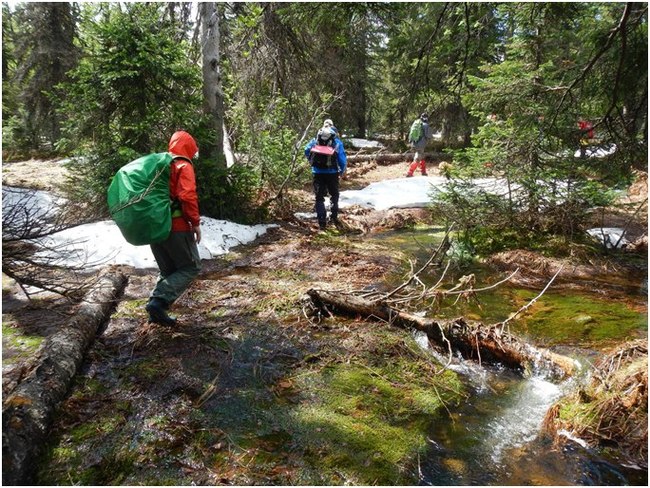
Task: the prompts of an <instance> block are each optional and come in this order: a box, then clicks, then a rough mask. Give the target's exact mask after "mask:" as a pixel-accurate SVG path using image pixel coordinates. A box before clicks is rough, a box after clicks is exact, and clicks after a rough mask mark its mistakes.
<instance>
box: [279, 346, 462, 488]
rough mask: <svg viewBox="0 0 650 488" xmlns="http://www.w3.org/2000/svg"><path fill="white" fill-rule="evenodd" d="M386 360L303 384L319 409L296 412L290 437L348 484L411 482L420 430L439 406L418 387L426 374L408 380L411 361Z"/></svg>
mask: <svg viewBox="0 0 650 488" xmlns="http://www.w3.org/2000/svg"><path fill="white" fill-rule="evenodd" d="M393 359H394V362H392V363H390V364H388V363H385V364H384V365H383V366H377V365H373V366H372V367H368V366H364V365H362V364H340V365H336V366H334V367H331V368H327V369H326V370H324V372H323V374H322V376H320V377H319V378H313V377H312V378H311V379H310V380H308V381H306V383H305V385H304V386H305V388H307V389H308V390H309V391H311V392H312V393H313V396H314V397H316V398H318V399H319V401H318V402H315V403H307V404H304V405H301V406H299V407H298V408H297V409H296V410H295V411H294V412H293V413H292V424H291V425H293V426H296V425H298V426H300V431H299V432H297V436H298V437H299V438H300V439H301V442H302V443H305V444H306V445H307V446H309V450H310V451H311V452H312V453H313V462H314V463H315V464H318V466H320V467H321V468H323V469H325V470H326V471H331V473H334V472H339V473H340V472H341V470H343V471H344V472H345V477H346V478H347V479H349V480H352V481H353V482H354V483H356V484H377V483H378V484H395V483H398V484H410V483H413V482H414V481H416V479H413V478H411V477H410V476H412V473H411V475H409V474H408V471H409V470H408V469H406V468H407V467H408V466H409V465H410V463H411V462H412V461H413V459H416V458H417V455H418V453H421V452H423V451H424V450H425V448H426V434H427V427H428V426H429V425H430V423H431V422H433V421H434V419H435V418H436V417H435V415H436V414H437V413H439V412H440V409H441V408H442V407H443V404H442V399H441V398H440V396H439V395H438V393H437V389H436V387H435V384H432V383H428V384H427V383H426V382H425V381H422V379H423V378H424V377H426V374H425V375H424V376H422V375H421V376H419V377H418V376H415V375H410V374H409V365H407V364H406V363H407V362H410V363H411V364H410V366H411V367H412V366H413V364H412V358H411V360H410V361H406V360H403V359H401V358H393ZM442 376H444V377H445V378H444V380H442V379H441V384H444V383H445V382H450V384H451V385H453V386H452V387H451V388H450V390H453V389H454V387H457V388H458V390H457V391H460V390H461V389H462V387H461V386H460V383H458V384H455V385H454V383H455V382H456V381H457V379H456V377H455V375H453V374H450V375H442ZM448 386H449V385H448ZM448 391H449V390H448ZM331 476H334V475H333V474H331ZM325 482H326V483H331V482H332V479H330V480H325Z"/></svg>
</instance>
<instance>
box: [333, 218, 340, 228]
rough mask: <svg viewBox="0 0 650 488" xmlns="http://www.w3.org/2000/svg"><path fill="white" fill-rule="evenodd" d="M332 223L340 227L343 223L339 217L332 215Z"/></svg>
mask: <svg viewBox="0 0 650 488" xmlns="http://www.w3.org/2000/svg"><path fill="white" fill-rule="evenodd" d="M330 224H332V225H334V226H336V227H338V226H339V225H340V224H341V222H339V219H338V217H330Z"/></svg>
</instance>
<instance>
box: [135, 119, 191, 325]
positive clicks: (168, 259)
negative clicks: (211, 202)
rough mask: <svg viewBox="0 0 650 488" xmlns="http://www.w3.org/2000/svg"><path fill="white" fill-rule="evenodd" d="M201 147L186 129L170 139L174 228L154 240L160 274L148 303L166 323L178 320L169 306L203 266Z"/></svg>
mask: <svg viewBox="0 0 650 488" xmlns="http://www.w3.org/2000/svg"><path fill="white" fill-rule="evenodd" d="M198 151H199V147H198V146H197V144H196V141H195V140H194V138H193V137H192V136H191V135H190V134H188V133H187V132H185V131H178V132H175V133H174V135H172V137H171V139H170V140H169V152H170V153H171V154H172V155H173V156H174V159H173V161H172V162H171V168H170V169H171V171H170V178H169V193H170V198H171V200H172V231H171V232H170V234H169V237H168V238H167V239H166V240H165V241H163V242H160V243H156V244H151V251H152V252H153V256H154V258H155V259H156V263H157V264H158V268H159V269H160V276H159V277H158V282H157V283H156V287H155V288H154V289H153V291H152V292H151V295H150V297H149V303H147V306H146V310H147V312H149V320H150V321H151V322H156V323H158V324H162V325H169V326H172V325H175V324H176V319H175V318H173V317H170V316H169V315H168V314H167V310H169V307H170V306H171V304H172V303H174V301H175V300H176V299H177V298H178V297H179V296H180V295H181V294H182V293H183V292H184V291H185V290H186V289H187V288H188V287H189V286H190V284H191V283H192V280H194V278H196V276H197V275H198V273H199V271H200V270H201V258H200V257H199V249H198V246H197V244H198V243H199V242H200V241H201V221H200V215H199V199H198V196H197V194H196V178H195V176H194V167H193V166H192V158H194V157H196V156H197V155H198Z"/></svg>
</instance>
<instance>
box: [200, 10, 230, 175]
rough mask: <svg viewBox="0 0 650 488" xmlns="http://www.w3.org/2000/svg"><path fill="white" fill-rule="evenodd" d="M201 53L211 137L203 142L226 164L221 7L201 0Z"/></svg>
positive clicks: (219, 161)
mask: <svg viewBox="0 0 650 488" xmlns="http://www.w3.org/2000/svg"><path fill="white" fill-rule="evenodd" d="M199 12H200V19H201V53H202V56H203V103H204V111H205V113H206V114H207V115H208V116H209V117H210V121H211V123H210V127H211V129H212V131H211V132H212V134H211V135H212V138H211V140H210V141H209V142H208V141H205V142H203V143H202V146H203V147H204V148H205V149H206V151H205V152H206V153H207V154H206V156H208V157H209V158H213V159H215V160H216V161H218V164H219V165H221V166H222V167H224V168H225V167H226V161H225V158H224V154H223V111H224V109H223V98H224V96H223V90H222V87H221V68H220V64H221V51H220V49H221V47H220V31H219V19H220V15H219V7H218V4H217V3H215V2H200V3H199Z"/></svg>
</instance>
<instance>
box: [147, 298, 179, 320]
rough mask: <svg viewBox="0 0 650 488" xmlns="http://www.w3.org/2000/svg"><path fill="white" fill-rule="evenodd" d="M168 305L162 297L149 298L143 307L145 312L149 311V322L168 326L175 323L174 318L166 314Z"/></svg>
mask: <svg viewBox="0 0 650 488" xmlns="http://www.w3.org/2000/svg"><path fill="white" fill-rule="evenodd" d="M168 307H169V305H168V304H167V302H165V300H163V299H162V298H156V297H153V298H151V299H150V300H149V303H147V306H146V307H145V309H146V310H147V312H149V322H154V323H156V324H160V325H166V326H168V327H173V326H174V325H176V319H175V318H174V317H170V316H169V315H167V311H166V310H167V308H168Z"/></svg>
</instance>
